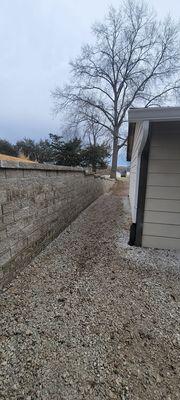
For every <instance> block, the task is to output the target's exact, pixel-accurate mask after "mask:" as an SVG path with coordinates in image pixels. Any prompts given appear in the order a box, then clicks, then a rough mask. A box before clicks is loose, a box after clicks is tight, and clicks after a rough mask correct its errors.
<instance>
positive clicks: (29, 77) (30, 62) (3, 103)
mask: <svg viewBox="0 0 180 400" xmlns="http://www.w3.org/2000/svg"><path fill="white" fill-rule="evenodd" d="M149 3H150V4H151V5H152V6H153V7H154V8H155V10H156V11H157V13H158V16H159V17H163V16H165V15H166V14H167V13H168V12H170V13H171V14H172V15H173V16H174V17H175V18H180V1H179V0H171V1H169V0H158V1H157V0H151V1H150V2H149ZM111 4H112V5H113V6H115V7H118V6H119V4H120V2H119V1H118V0H112V1H108V0H90V1H87V0H0V55H1V57H0V138H6V139H7V140H9V141H11V142H15V141H16V140H19V139H21V138H23V137H25V136H26V137H31V138H33V139H35V140H38V139H40V138H46V137H48V134H49V133H50V132H52V133H59V134H60V121H59V119H58V118H57V117H55V116H54V115H53V111H52V109H53V101H52V98H51V91H52V90H53V89H54V88H55V87H56V86H62V85H63V84H64V83H66V82H67V81H68V76H69V75H68V74H69V66H68V63H69V60H70V59H73V58H75V57H76V56H77V55H78V54H79V52H80V49H81V46H82V44H84V43H86V42H89V41H90V40H91V38H92V36H91V25H92V24H93V23H94V22H95V21H97V20H101V19H103V16H104V14H105V13H106V12H107V10H108V7H109V5H111Z"/></svg>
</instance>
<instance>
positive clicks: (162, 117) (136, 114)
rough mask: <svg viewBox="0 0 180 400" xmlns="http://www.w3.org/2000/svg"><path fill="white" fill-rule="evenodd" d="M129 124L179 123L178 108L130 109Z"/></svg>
mask: <svg viewBox="0 0 180 400" xmlns="http://www.w3.org/2000/svg"><path fill="white" fill-rule="evenodd" d="M128 120H129V122H131V123H132V122H141V121H180V107H150V108H131V109H129V111H128Z"/></svg>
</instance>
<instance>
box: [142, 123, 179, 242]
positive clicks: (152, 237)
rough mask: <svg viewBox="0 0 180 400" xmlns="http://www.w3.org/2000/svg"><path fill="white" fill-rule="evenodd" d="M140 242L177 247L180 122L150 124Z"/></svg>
mask: <svg viewBox="0 0 180 400" xmlns="http://www.w3.org/2000/svg"><path fill="white" fill-rule="evenodd" d="M142 245H143V246H145V247H156V248H175V249H180V123H179V124H177V123H176V124H174V123H173V122H172V123H171V126H170V125H169V124H168V126H166V124H164V123H161V124H160V123H157V124H154V126H153V131H152V138H151V144H150V155H149V165H148V177H147V189H146V201H145V213H144V224H143V237H142Z"/></svg>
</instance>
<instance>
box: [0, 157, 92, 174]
mask: <svg viewBox="0 0 180 400" xmlns="http://www.w3.org/2000/svg"><path fill="white" fill-rule="evenodd" d="M0 168H4V169H5V168H9V169H32V170H44V171H65V172H66V171H67V172H85V169H84V168H82V167H67V166H62V165H52V164H38V163H28V162H21V161H17V162H16V161H9V160H0Z"/></svg>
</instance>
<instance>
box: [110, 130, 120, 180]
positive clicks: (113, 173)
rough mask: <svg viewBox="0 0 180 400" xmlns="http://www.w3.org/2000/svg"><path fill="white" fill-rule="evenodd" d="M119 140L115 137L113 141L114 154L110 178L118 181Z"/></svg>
mask: <svg viewBox="0 0 180 400" xmlns="http://www.w3.org/2000/svg"><path fill="white" fill-rule="evenodd" d="M118 150H119V149H118V138H117V137H114V140H113V154H112V166H111V174H110V178H112V179H116V171H117V160H118Z"/></svg>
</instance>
